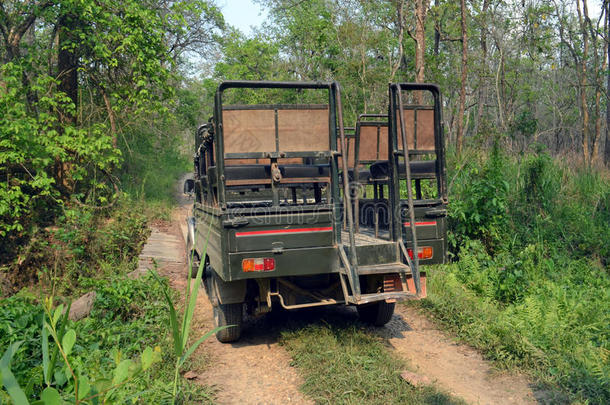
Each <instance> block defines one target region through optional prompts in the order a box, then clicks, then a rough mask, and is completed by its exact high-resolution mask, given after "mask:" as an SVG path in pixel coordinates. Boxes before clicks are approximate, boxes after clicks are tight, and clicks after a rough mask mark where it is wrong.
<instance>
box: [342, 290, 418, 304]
mask: <svg viewBox="0 0 610 405" xmlns="http://www.w3.org/2000/svg"><path fill="white" fill-rule="evenodd" d="M408 299H418V297H417V295H416V294H413V293H411V292H408V291H400V292H386V293H373V294H362V295H360V296H359V297H354V296H352V295H350V296H349V297H348V298H347V301H348V302H349V303H350V304H355V305H362V304H368V303H371V302H377V301H385V300H394V301H403V300H408Z"/></svg>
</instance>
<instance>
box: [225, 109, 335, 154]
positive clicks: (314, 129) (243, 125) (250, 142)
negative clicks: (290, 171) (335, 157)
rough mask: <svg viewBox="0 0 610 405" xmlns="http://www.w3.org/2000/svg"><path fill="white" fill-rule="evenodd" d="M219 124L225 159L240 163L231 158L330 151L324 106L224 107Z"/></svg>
mask: <svg viewBox="0 0 610 405" xmlns="http://www.w3.org/2000/svg"><path fill="white" fill-rule="evenodd" d="M222 120H223V142H224V153H225V159H234V158H235V159H243V156H242V157H237V156H232V155H233V154H243V153H260V152H316V151H329V150H330V131H329V109H328V105H249V106H225V107H223V116H222ZM248 163H251V161H249V162H248ZM243 164H246V162H244V163H243Z"/></svg>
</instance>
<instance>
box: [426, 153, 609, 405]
mask: <svg viewBox="0 0 610 405" xmlns="http://www.w3.org/2000/svg"><path fill="white" fill-rule="evenodd" d="M466 153H467V154H471V155H470V156H472V155H475V154H474V153H473V152H472V151H467V152H466ZM476 156H477V158H476V159H473V158H470V159H467V162H466V163H462V164H461V166H460V163H459V162H457V165H456V166H457V168H456V169H455V170H456V171H457V172H458V173H457V175H456V177H455V180H454V182H453V186H452V187H451V188H450V206H451V210H450V212H451V221H450V225H451V233H452V237H453V241H454V249H455V252H456V254H457V256H456V258H457V259H458V260H457V261H456V262H454V263H450V264H449V265H446V266H439V267H438V268H437V269H436V271H431V272H429V274H430V278H429V286H430V288H429V291H430V292H429V299H428V300H426V301H424V302H422V305H424V307H425V308H427V309H429V310H431V311H433V312H435V314H436V315H437V318H438V319H439V320H440V321H441V322H442V323H443V324H445V325H446V326H447V327H449V328H450V329H452V330H454V331H455V332H456V333H457V334H458V335H459V336H461V337H462V338H463V339H465V340H466V341H468V342H469V343H471V344H473V345H474V346H476V347H479V348H481V349H483V351H484V352H485V353H486V355H487V356H488V357H489V358H491V359H493V360H495V361H497V362H498V364H500V365H502V366H505V367H511V366H515V365H519V366H522V367H525V368H526V369H528V370H530V371H531V372H532V373H534V374H535V375H536V376H537V377H538V378H539V379H540V380H541V381H542V382H545V383H549V384H551V385H553V386H558V387H560V389H561V390H562V391H563V392H564V394H561V393H560V394H558V395H559V396H558V397H557V398H556V400H557V401H573V400H575V401H581V402H587V403H590V404H602V403H609V402H610V384H609V383H608V381H610V378H609V376H610V356H609V355H608V353H610V295H609V294H610V274H609V272H608V270H609V268H608V263H609V249H610V227H609V226H608V224H609V223H610V210H609V209H608V208H609V206H610V205H609V204H608V202H609V197H608V196H609V194H610V181H609V179H608V174H607V173H606V172H598V171H595V170H593V169H588V168H578V169H572V168H569V167H567V166H564V165H561V164H560V163H558V162H557V161H554V160H553V159H551V158H550V157H549V156H548V155H547V154H545V153H537V154H530V155H527V156H525V157H524V158H523V159H521V160H517V159H516V158H511V157H509V156H505V155H502V154H501V153H499V152H498V151H497V150H492V152H491V153H490V155H489V157H485V156H484V154H480V153H479V154H478V155H476ZM450 162H454V161H453V160H450ZM449 172H450V173H451V172H452V170H451V169H449ZM493 198H496V203H495V204H494V203H492V201H493Z"/></svg>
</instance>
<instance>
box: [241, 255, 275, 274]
mask: <svg viewBox="0 0 610 405" xmlns="http://www.w3.org/2000/svg"><path fill="white" fill-rule="evenodd" d="M241 269H242V270H243V271H244V272H251V271H273V270H275V259H273V258H271V257H259V258H256V259H243V260H242V261H241Z"/></svg>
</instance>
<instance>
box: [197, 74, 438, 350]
mask: <svg viewBox="0 0 610 405" xmlns="http://www.w3.org/2000/svg"><path fill="white" fill-rule="evenodd" d="M393 86H394V87H390V101H391V102H390V108H389V115H388V116H389V119H388V116H385V121H383V120H382V122H380V125H378V128H384V129H385V132H384V133H383V134H382V135H381V136H380V135H379V133H381V132H383V131H381V130H378V131H377V132H378V136H376V143H375V148H376V150H377V151H379V149H380V147H381V148H382V149H385V152H383V153H382V154H381V155H380V156H376V157H377V159H375V161H374V162H370V163H367V162H368V161H369V160H370V159H368V158H370V156H368V155H367V154H366V153H365V152H364V149H363V148H362V143H363V142H364V138H365V137H364V135H363V132H362V128H364V127H366V126H367V125H368V124H366V123H364V120H362V119H359V121H358V123H357V125H356V128H355V131H354V133H353V134H350V135H348V136H346V135H345V131H344V128H343V118H342V110H341V96H340V89H339V86H338V84H337V83H301V82H290V83H282V82H243V81H229V82H223V83H222V84H220V86H219V88H218V90H217V92H216V98H215V107H214V115H213V117H212V118H211V119H210V121H209V122H208V123H207V124H205V125H202V126H201V127H200V128H199V130H198V131H197V135H196V153H195V159H194V162H195V173H194V179H193V180H192V181H190V182H188V184H186V185H185V190H187V191H190V192H192V193H194V195H195V202H194V206H193V213H192V217H190V218H189V219H188V225H189V232H188V241H187V245H188V246H187V249H188V254H189V257H190V258H191V259H192V262H193V263H192V266H191V267H192V268H196V266H197V265H198V263H199V262H200V261H203V263H204V266H205V271H204V273H203V282H204V285H205V288H206V291H207V293H208V296H209V298H210V300H211V302H212V305H213V307H214V316H215V320H216V324H217V326H222V325H235V326H234V327H231V328H227V329H223V330H221V331H220V332H218V333H217V338H218V339H219V340H220V341H222V342H229V341H234V340H236V339H238V338H239V336H240V333H241V324H242V318H243V310H244V308H245V309H246V311H247V312H248V313H250V314H262V313H265V312H268V311H270V310H271V308H272V306H273V305H274V303H277V304H279V305H281V306H282V307H284V308H286V309H295V308H302V307H313V306H319V305H332V304H347V305H356V306H357V308H358V312H359V314H360V316H361V318H362V319H363V320H364V321H367V322H371V323H373V324H376V325H383V324H385V323H387V322H388V321H389V319H390V318H391V316H392V313H393V311H394V303H395V302H396V301H398V300H404V299H409V298H413V299H417V298H420V297H423V296H425V277H420V272H419V258H422V260H429V261H433V262H439V261H444V257H445V235H444V233H445V223H444V206H445V204H446V196H445V195H444V175H443V171H444V160H443V154H442V138H441V131H440V99H439V97H440V95H439V94H438V89H437V88H436V87H435V86H427V87H425V88H422V89H419V88H418V89H419V90H426V91H430V92H431V93H432V94H433V98H434V105H433V106H432V110H431V111H432V114H427V113H420V114H419V115H418V112H417V111H419V110H415V112H414V110H408V109H405V108H404V107H401V104H402V99H401V94H402V89H401V87H400V85H393ZM404 86H407V87H409V86H411V85H403V87H404ZM418 86H421V85H418ZM244 88H247V89H285V90H286V91H295V92H298V91H303V90H308V91H316V92H326V93H327V98H326V96H325V97H324V100H327V103H322V104H265V105H262V104H254V105H230V106H226V105H223V95H224V93H225V92H226V91H231V90H232V89H233V90H234V89H244ZM397 111H407V112H408V113H407V114H399V113H397ZM422 111H423V110H422ZM425 111H428V110H425ZM380 117H381V118H383V117H382V116H380ZM400 117H403V120H404V123H405V124H406V126H405V125H402V127H403V128H402V131H401V130H400V128H398V129H397V125H396V124H398V127H401V125H400V124H401V122H403V121H401V118H400ZM418 117H420V118H419V119H420V121H421V122H422V123H423V122H424V121H426V122H425V125H427V127H426V128H428V129H427V131H428V132H426V135H425V136H424V135H422V134H423V133H424V131H423V130H420V135H419V138H417V135H416V134H412V136H415V138H413V139H411V138H409V139H411V142H412V143H411V144H409V146H408V148H409V153H408V154H406V156H407V160H409V159H410V157H411V156H415V155H417V156H423V155H424V154H426V155H434V156H435V160H434V162H433V163H429V161H425V162H428V163H420V161H417V162H415V161H414V162H410V164H407V165H405V164H404V159H405V154H404V153H402V151H403V150H404V145H402V146H401V144H399V143H398V142H399V140H400V139H401V137H402V138H403V139H405V141H409V140H408V139H406V138H407V135H408V132H407V129H406V128H409V126H410V127H411V128H415V131H417V130H418V128H420V121H417V120H418ZM430 120H431V121H430ZM429 128H432V130H431V131H430V130H429ZM399 134H400V136H398V135H399ZM429 136H432V138H433V140H432V145H433V147H432V149H431V150H430V149H425V152H423V151H424V149H421V148H420V150H418V149H417V143H416V142H417V140H418V139H419V140H420V146H421V145H423V144H424V143H425V142H430V140H429V139H428V138H429ZM424 140H425V142H424ZM370 141H371V140H369V139H367V142H370ZM413 141H414V142H415V143H413ZM371 145H372V144H371ZM405 145H406V144H405ZM426 146H427V147H429V146H430V145H429V143H426ZM369 147H371V146H369ZM341 151H345V152H346V153H342V152H341ZM388 157H389V158H388ZM384 162H385V163H384ZM422 162H424V161H422ZM417 165H427V166H426V168H427V170H428V171H429V173H427V175H428V177H427V178H433V179H434V180H435V181H436V188H437V192H438V198H436V199H434V200H424V199H422V198H419V199H417V200H416V199H415V198H414V197H413V195H412V193H411V190H410V188H411V187H406V188H407V189H408V193H407V194H408V195H407V198H406V199H405V198H401V182H404V181H408V182H409V184H411V182H412V181H414V182H415V183H413V184H414V186H415V187H416V189H417V190H419V191H416V194H417V197H421V190H420V188H421V184H419V183H418V180H417V179H419V178H412V177H413V174H412V173H410V172H409V171H408V170H407V168H411V172H416V171H417ZM431 168H432V171H430V169H431ZM384 170H385V171H384ZM359 171H362V172H364V173H366V172H367V171H368V172H369V175H367V176H368V177H367V176H364V177H362V178H359V177H358V176H359V174H358V173H359ZM378 172H379V173H378ZM403 172H404V175H402V174H401V173H403ZM346 173H347V174H348V175H345V174H346ZM354 175H356V179H357V180H354ZM422 178H423V177H422ZM403 188H404V187H403ZM369 189H374V195H373V196H372V198H371V197H370V196H369V198H367V197H366V192H367V190H369ZM384 193H385V194H384ZM369 194H370V190H369ZM414 201H415V202H414ZM354 213H355V214H357V215H354ZM380 217H381V219H380ZM424 217H425V218H426V220H425V221H424V220H422V219H421V218H424ZM433 223H434V224H433ZM420 227H421V230H420ZM420 235H421V236H423V237H424V239H421V240H422V241H424V243H425V249H423V250H422V249H421V248H420V247H421V244H420V246H418V245H417V242H418V241H419V240H420ZM405 244H406V245H405ZM206 246H207V248H206ZM428 249H432V250H433V253H432V256H430V255H429V253H430V252H429V251H428ZM414 251H415V252H419V254H416V255H413V253H412V252H414ZM411 256H413V257H411ZM412 259H413V260H412Z"/></svg>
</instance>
